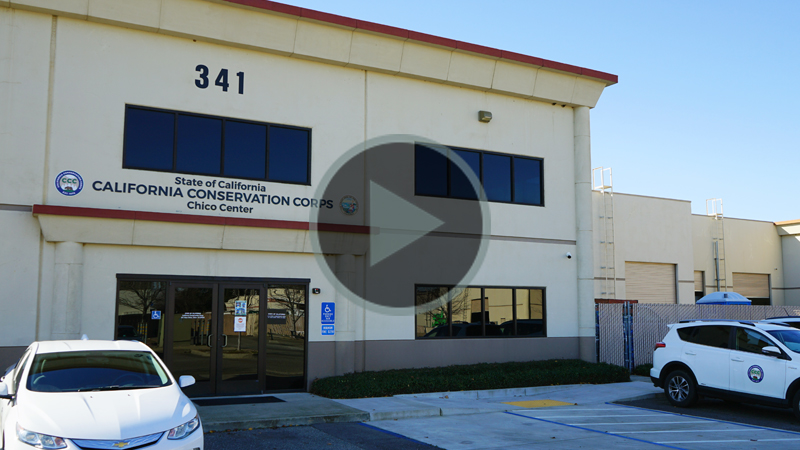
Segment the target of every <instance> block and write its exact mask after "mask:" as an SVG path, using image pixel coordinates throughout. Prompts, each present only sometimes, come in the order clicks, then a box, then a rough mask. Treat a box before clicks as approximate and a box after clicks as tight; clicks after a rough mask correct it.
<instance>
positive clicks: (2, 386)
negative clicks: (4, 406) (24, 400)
mask: <svg viewBox="0 0 800 450" xmlns="http://www.w3.org/2000/svg"><path fill="white" fill-rule="evenodd" d="M0 398H3V399H6V400H11V399H12V398H14V396H13V395H11V394H9V393H8V385H7V384H6V383H5V381H3V382H0Z"/></svg>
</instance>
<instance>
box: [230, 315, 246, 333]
mask: <svg viewBox="0 0 800 450" xmlns="http://www.w3.org/2000/svg"><path fill="white" fill-rule="evenodd" d="M246 331H247V317H246V316H237V317H236V318H235V319H234V320H233V332H234V333H244V332H246Z"/></svg>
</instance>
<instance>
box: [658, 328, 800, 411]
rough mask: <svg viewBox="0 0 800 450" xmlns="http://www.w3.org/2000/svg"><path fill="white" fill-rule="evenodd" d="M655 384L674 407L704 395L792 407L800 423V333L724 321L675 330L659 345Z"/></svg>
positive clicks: (689, 402) (672, 329) (687, 404)
mask: <svg viewBox="0 0 800 450" xmlns="http://www.w3.org/2000/svg"><path fill="white" fill-rule="evenodd" d="M650 378H651V379H652V380H653V384H654V385H655V386H656V387H659V388H663V389H664V393H665V394H666V395H667V400H669V402H670V403H672V404H673V405H675V406H690V405H691V404H693V403H694V402H695V401H696V400H697V397H698V396H699V395H702V396H707V397H717V398H724V399H728V400H734V401H740V402H744V403H760V404H765V405H769V406H782V407H791V408H792V409H793V410H794V414H795V416H796V417H797V418H798V419H800V330H798V329H796V328H792V327H790V326H787V325H785V324H777V323H764V322H746V321H742V322H737V321H725V320H704V321H684V322H681V323H678V324H671V325H669V332H668V333H667V335H666V336H665V337H664V340H663V341H662V342H659V343H657V344H656V348H655V351H654V352H653V368H652V369H650Z"/></svg>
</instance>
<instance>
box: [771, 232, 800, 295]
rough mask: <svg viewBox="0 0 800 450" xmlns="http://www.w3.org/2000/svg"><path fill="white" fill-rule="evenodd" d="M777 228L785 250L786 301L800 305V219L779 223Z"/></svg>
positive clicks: (784, 290) (783, 250) (782, 248)
mask: <svg viewBox="0 0 800 450" xmlns="http://www.w3.org/2000/svg"><path fill="white" fill-rule="evenodd" d="M777 228H778V234H779V235H780V240H781V250H782V252H783V276H784V279H783V280H784V281H783V282H784V285H783V294H784V302H785V304H787V305H800V221H791V222H790V223H782V224H778V226H777ZM774 292H775V291H773V293H774Z"/></svg>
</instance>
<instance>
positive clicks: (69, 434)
mask: <svg viewBox="0 0 800 450" xmlns="http://www.w3.org/2000/svg"><path fill="white" fill-rule="evenodd" d="M193 383H194V378H192V377H181V379H180V382H176V380H175V379H174V378H173V377H172V375H171V374H170V373H169V371H168V370H167V369H166V368H165V367H164V364H163V363H162V362H161V360H160V359H159V358H158V356H157V355H156V354H155V353H153V352H152V351H151V350H150V349H149V348H148V347H147V346H145V345H144V344H142V343H140V342H132V341H90V340H80V341H45V342H34V343H33V344H31V346H30V347H28V349H27V350H25V353H24V354H23V355H22V358H20V360H19V362H18V363H17V364H16V366H14V367H12V368H11V369H10V370H8V371H7V373H6V374H5V376H4V377H3V378H2V382H0V399H2V400H0V421H1V422H0V426H2V444H3V448H4V449H5V450H11V449H14V450H16V449H20V450H31V449H33V448H44V449H75V450H78V449H109V450H114V449H133V448H146V449H147V450H151V449H152V450H159V449H188V450H195V449H196V450H202V449H203V428H202V425H201V424H200V417H199V416H198V415H197V409H196V408H195V406H194V404H192V402H191V401H190V400H189V399H188V398H187V397H186V396H185V395H184V394H183V392H182V391H181V389H180V387H185V386H189V385H191V384H193ZM179 386H180V387H179Z"/></svg>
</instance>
